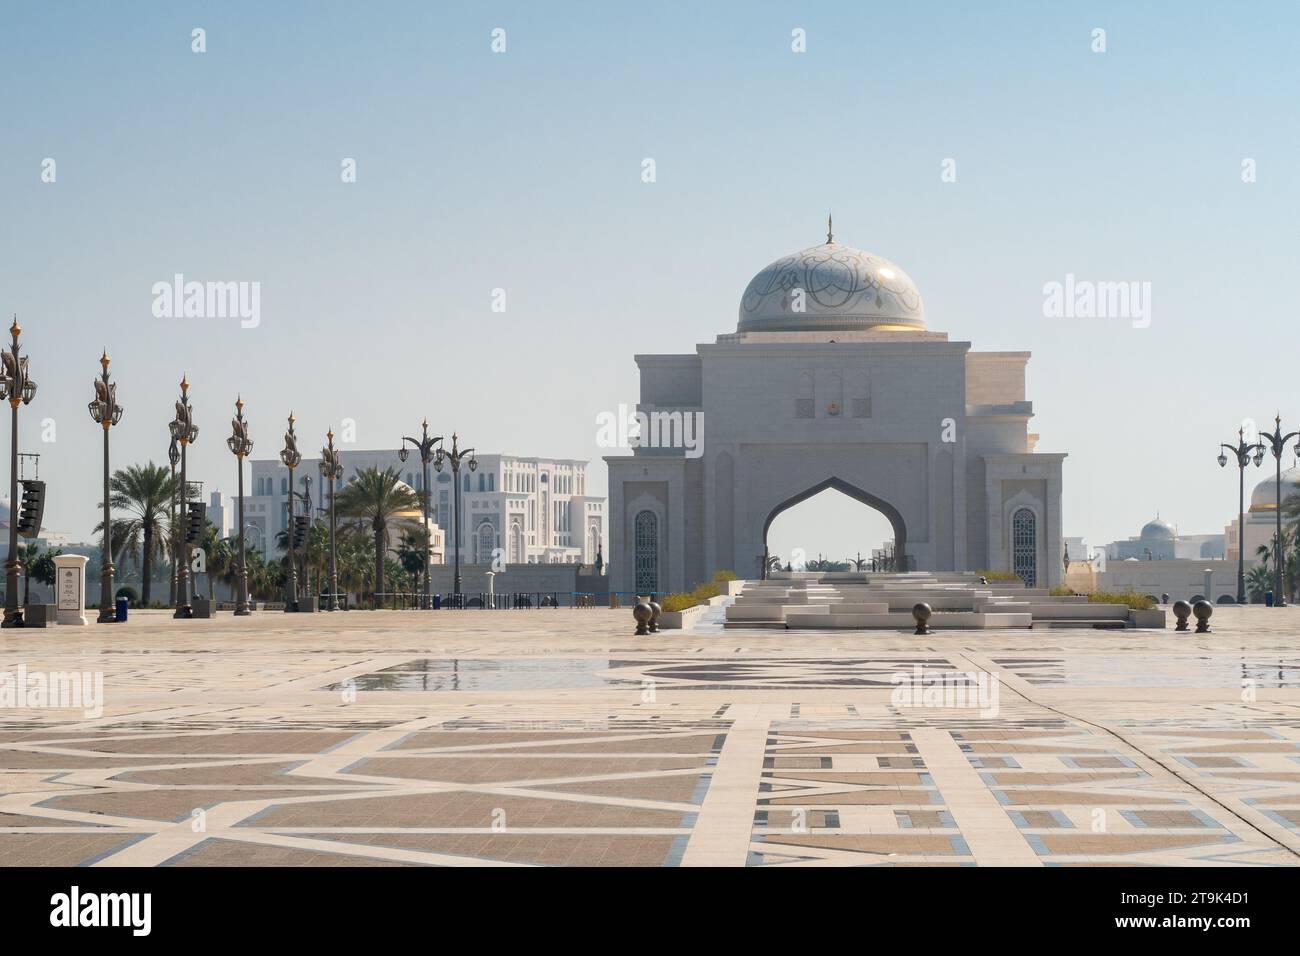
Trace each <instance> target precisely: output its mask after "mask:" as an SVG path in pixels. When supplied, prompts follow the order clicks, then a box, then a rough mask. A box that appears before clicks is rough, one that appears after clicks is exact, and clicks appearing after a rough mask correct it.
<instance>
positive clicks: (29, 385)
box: [0, 315, 36, 627]
mask: <svg viewBox="0 0 1300 956" xmlns="http://www.w3.org/2000/svg"><path fill="white" fill-rule="evenodd" d="M22 331H23V329H22V326H20V325H19V324H18V316H16V315H15V316H14V322H13V325H11V326H9V335H10V338H11V339H12V341H11V342H10V345H9V348H8V350H6V351H0V357H2V358H3V359H4V373H3V375H0V400H3V399H6V398H7V399H9V409H10V413H11V419H12V428H11V430H10V454H9V507H10V515H9V558H8V560H7V561H5V616H4V621H3V623H0V627H22V626H23V610H22V608H20V607H19V606H18V578H19V576H20V575H21V574H22V570H23V566H22V564H21V562H19V560H18V507H19V506H18V406H19V405H30V404H31V401H32V399H33V398H35V397H36V383H35V382H34V381H32V378H31V376H30V375H29V374H28V371H27V356H26V355H22V354H21V353H20V348H19V343H18V336H19V335H20V334H21V333H22Z"/></svg>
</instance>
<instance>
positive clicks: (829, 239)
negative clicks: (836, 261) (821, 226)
mask: <svg viewBox="0 0 1300 956" xmlns="http://www.w3.org/2000/svg"><path fill="white" fill-rule="evenodd" d="M834 241H835V232H834V229H833V228H832V225H831V214H830V213H827V214H826V245H828V246H829V245H830V244H831V243H833V242H834Z"/></svg>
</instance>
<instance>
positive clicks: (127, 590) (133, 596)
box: [113, 584, 140, 607]
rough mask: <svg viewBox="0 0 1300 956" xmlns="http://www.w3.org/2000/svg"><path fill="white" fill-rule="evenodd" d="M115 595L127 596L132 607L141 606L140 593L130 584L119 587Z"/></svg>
mask: <svg viewBox="0 0 1300 956" xmlns="http://www.w3.org/2000/svg"><path fill="white" fill-rule="evenodd" d="M113 596H114V597H124V598H126V600H127V604H128V606H130V607H139V606H140V595H139V594H138V593H137V592H136V589H135V588H133V587H131V585H129V584H124V585H122V586H121V587H120V588H118V589H117V593H116V594H114V595H113Z"/></svg>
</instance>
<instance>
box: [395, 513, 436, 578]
mask: <svg viewBox="0 0 1300 956" xmlns="http://www.w3.org/2000/svg"><path fill="white" fill-rule="evenodd" d="M432 538H433V536H432V535H431V534H430V533H429V528H428V526H427V525H426V524H424V522H420V523H419V524H417V525H412V526H411V527H409V528H405V529H403V531H402V541H401V543H400V544H399V545H398V546H397V559H398V560H399V561H401V562H402V568H403V569H404V570H405V571H406V574H407V576H408V577H410V578H411V580H412V582H413V585H414V587H413V590H416V591H418V590H419V588H420V582H421V581H423V580H424V577H421V575H424V576H425V577H427V576H428V574H429V555H430V554H431V553H432V552H433V540H432Z"/></svg>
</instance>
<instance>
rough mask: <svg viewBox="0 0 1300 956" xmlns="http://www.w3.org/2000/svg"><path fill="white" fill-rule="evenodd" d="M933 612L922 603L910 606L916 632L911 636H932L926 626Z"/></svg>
mask: <svg viewBox="0 0 1300 956" xmlns="http://www.w3.org/2000/svg"><path fill="white" fill-rule="evenodd" d="M933 613H934V612H933V611H931V610H930V605H928V604H926V603H925V602H924V601H922V602H921V603H919V604H913V605H912V620H914V621H916V630H915V631H913V632H912V633H913V634H933V633H934V632H933V631H931V630H930V628H929V627H928V626H927V625H928V624H929V621H930V615H931V614H933Z"/></svg>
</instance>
